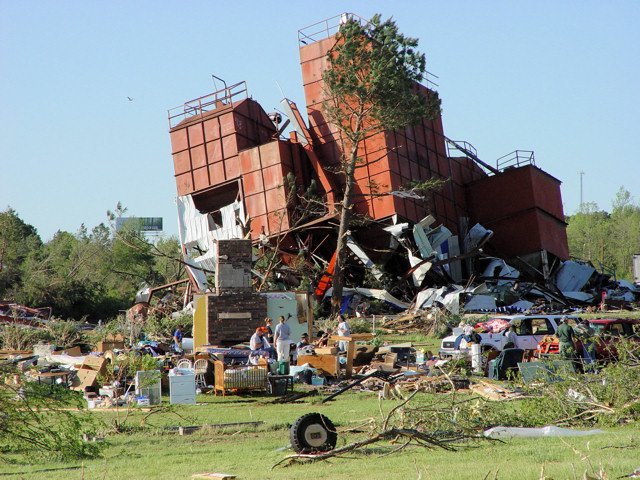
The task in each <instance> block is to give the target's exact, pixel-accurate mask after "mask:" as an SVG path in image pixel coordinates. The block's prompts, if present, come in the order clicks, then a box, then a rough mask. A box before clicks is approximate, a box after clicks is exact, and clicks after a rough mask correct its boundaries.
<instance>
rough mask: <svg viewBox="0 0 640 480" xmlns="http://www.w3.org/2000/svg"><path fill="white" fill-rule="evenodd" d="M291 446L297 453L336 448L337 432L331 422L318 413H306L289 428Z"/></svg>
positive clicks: (326, 450) (325, 450)
mask: <svg viewBox="0 0 640 480" xmlns="http://www.w3.org/2000/svg"><path fill="white" fill-rule="evenodd" d="M289 437H290V440H291V446H292V447H293V449H294V450H295V451H296V452H298V453H318V452H328V451H329V450H333V449H334V448H336V443H337V441H338V433H337V432H336V427H335V426H334V425H333V422H331V420H329V419H328V418H327V417H325V416H324V415H322V414H320V413H307V414H306V415H303V416H301V417H300V418H298V419H297V420H296V421H295V422H294V423H293V425H291V429H290V430H289Z"/></svg>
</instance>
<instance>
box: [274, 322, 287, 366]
mask: <svg viewBox="0 0 640 480" xmlns="http://www.w3.org/2000/svg"><path fill="white" fill-rule="evenodd" d="M290 337H291V328H290V327H289V325H287V321H286V320H285V318H284V317H283V316H282V315H280V316H279V317H278V325H276V331H275V333H274V335H273V339H274V341H275V342H276V352H278V361H279V362H288V361H289V349H290V348H291V338H290Z"/></svg>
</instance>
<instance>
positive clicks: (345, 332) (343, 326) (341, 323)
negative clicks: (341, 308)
mask: <svg viewBox="0 0 640 480" xmlns="http://www.w3.org/2000/svg"><path fill="white" fill-rule="evenodd" d="M336 335H338V336H340V337H349V336H351V328H350V327H349V324H348V323H347V320H346V319H345V318H344V317H343V316H342V315H340V314H338V326H337V327H336ZM338 349H339V350H340V351H341V352H346V351H347V342H345V341H342V340H341V341H339V342H338Z"/></svg>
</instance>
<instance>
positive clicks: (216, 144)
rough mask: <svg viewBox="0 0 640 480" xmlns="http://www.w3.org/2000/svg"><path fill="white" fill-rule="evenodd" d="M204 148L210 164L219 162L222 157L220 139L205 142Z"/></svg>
mask: <svg viewBox="0 0 640 480" xmlns="http://www.w3.org/2000/svg"><path fill="white" fill-rule="evenodd" d="M205 149H206V151H207V160H208V162H209V163H210V164H212V163H215V162H220V161H221V160H222V159H223V158H224V157H223V155H222V140H220V139H217V140H214V141H211V142H207V143H205Z"/></svg>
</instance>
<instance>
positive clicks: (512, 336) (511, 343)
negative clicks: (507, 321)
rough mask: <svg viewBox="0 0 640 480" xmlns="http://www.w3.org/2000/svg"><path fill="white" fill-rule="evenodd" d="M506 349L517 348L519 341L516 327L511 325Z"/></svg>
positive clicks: (507, 335)
mask: <svg viewBox="0 0 640 480" xmlns="http://www.w3.org/2000/svg"><path fill="white" fill-rule="evenodd" d="M505 340H506V342H505V344H504V348H505V349H506V348H516V341H517V340H518V334H517V333H516V326H515V325H510V326H509V330H508V331H507V333H506V335H505Z"/></svg>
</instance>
